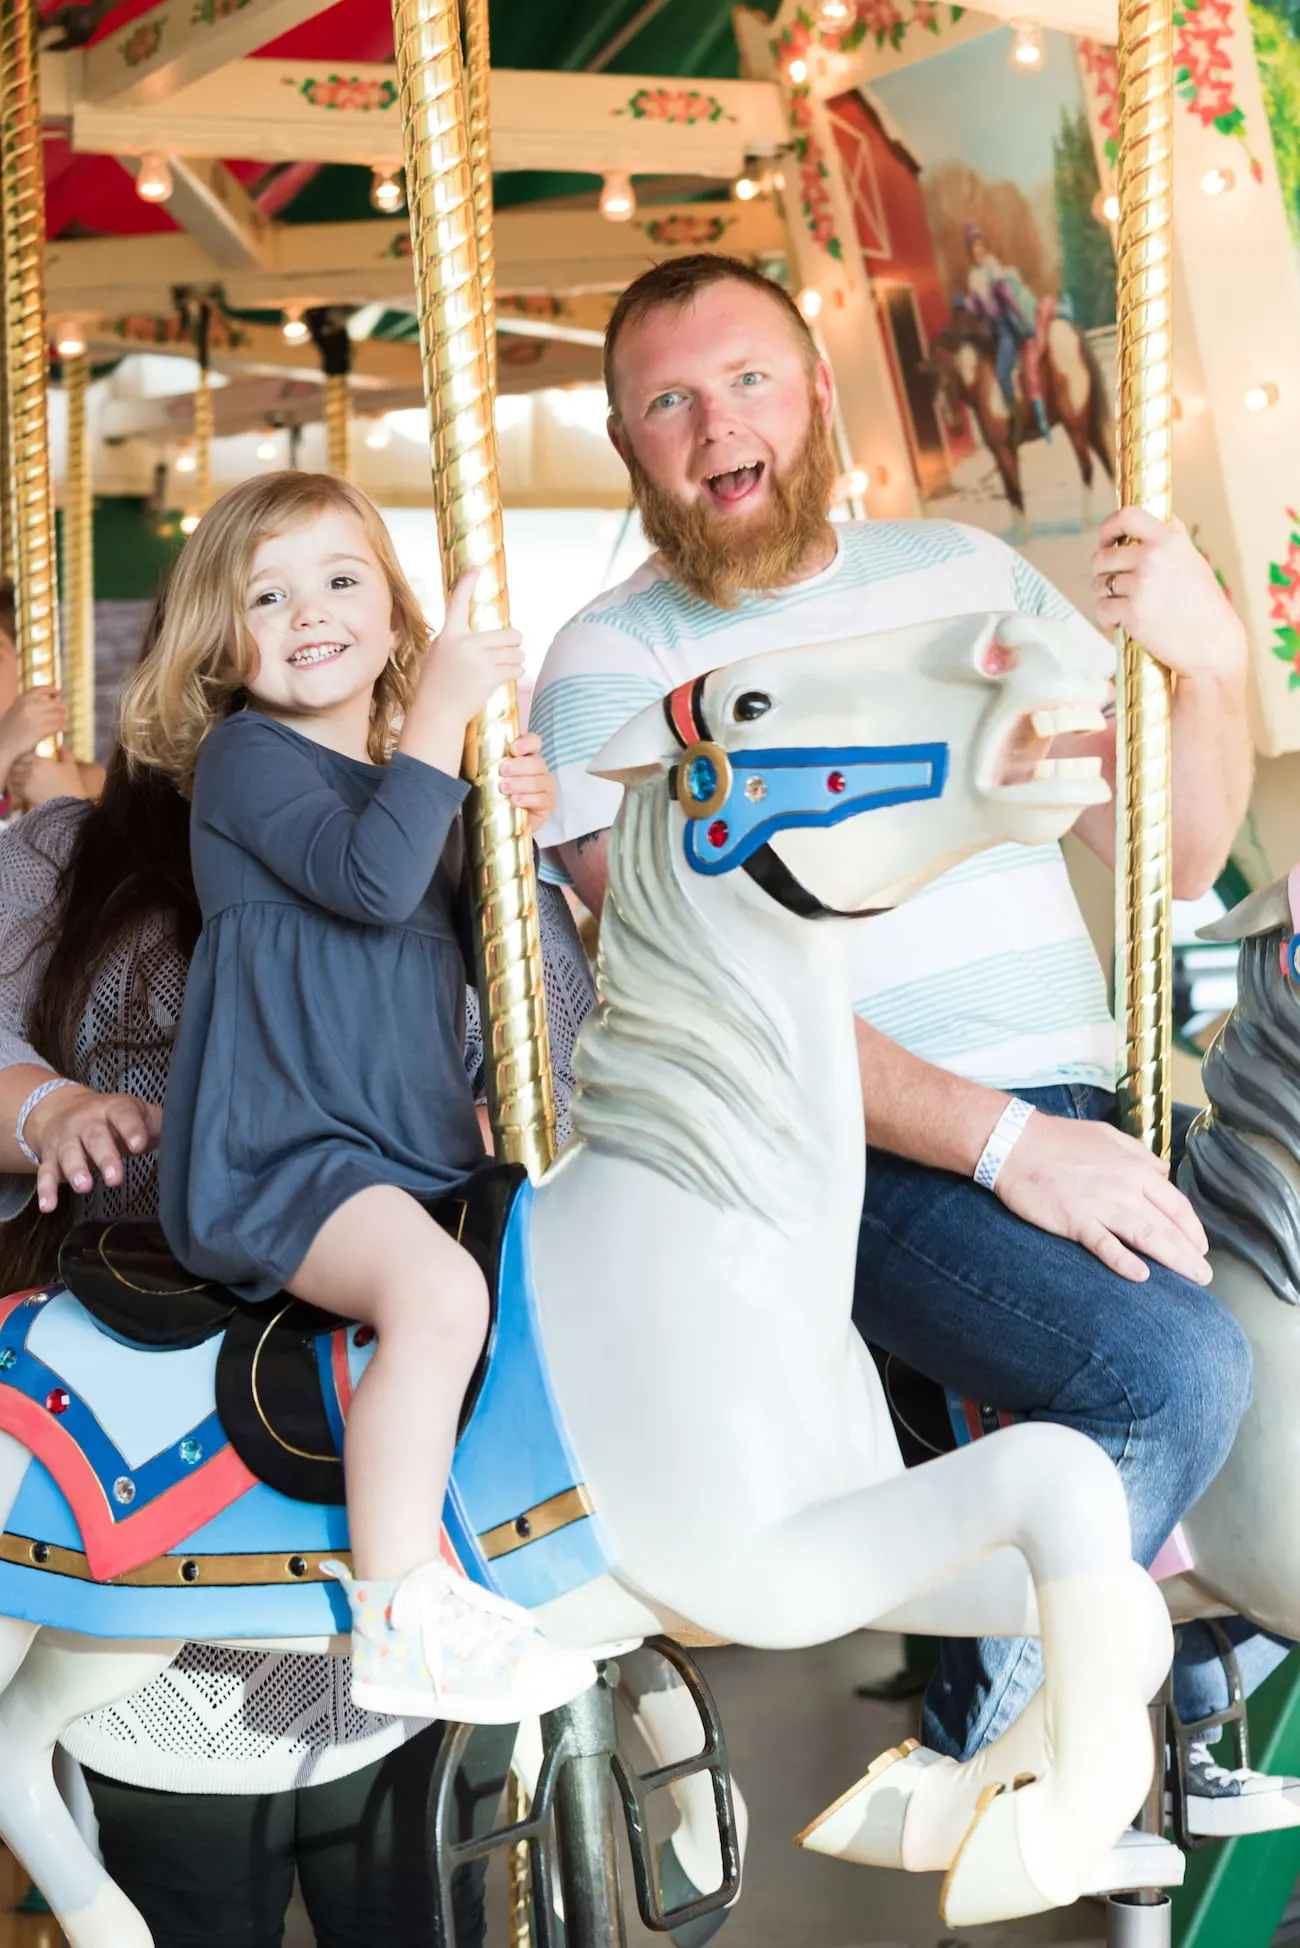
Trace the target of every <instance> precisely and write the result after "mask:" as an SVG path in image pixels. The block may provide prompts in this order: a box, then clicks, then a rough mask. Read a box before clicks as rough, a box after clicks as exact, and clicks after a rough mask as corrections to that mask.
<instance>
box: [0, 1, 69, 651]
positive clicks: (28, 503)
mask: <svg viewBox="0 0 1300 1948" xmlns="http://www.w3.org/2000/svg"><path fill="white" fill-rule="evenodd" d="M36 27H37V16H36V5H35V0H0V228H2V234H3V257H2V259H0V270H2V271H3V277H2V278H0V282H2V283H3V286H4V296H3V304H4V353H5V406H6V420H7V424H8V449H9V452H8V459H9V474H10V479H11V481H12V485H11V487H10V490H9V493H10V507H11V509H12V512H13V522H14V532H13V564H14V582H15V609H16V612H17V635H18V670H19V678H20V681H21V683H22V685H23V688H24V689H29V688H30V687H31V686H32V685H33V684H54V685H56V684H57V683H58V681H59V612H58V591H57V587H56V578H55V548H54V496H53V493H52V491H51V486H50V441H49V423H48V418H47V413H46V400H45V387H46V378H47V353H46V337H45V179H44V174H43V169H42V158H41V104H40V93H39V76H38V69H37V49H36Z"/></svg>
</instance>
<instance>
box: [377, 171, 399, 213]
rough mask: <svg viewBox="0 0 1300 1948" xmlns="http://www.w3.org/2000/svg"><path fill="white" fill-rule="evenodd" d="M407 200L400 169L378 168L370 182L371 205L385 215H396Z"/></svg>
mask: <svg viewBox="0 0 1300 1948" xmlns="http://www.w3.org/2000/svg"><path fill="white" fill-rule="evenodd" d="M405 201H406V190H405V189H404V187H403V185H402V177H401V172H400V170H397V169H376V170H375V171H374V172H373V174H372V177H371V182H370V207H371V209H372V210H379V211H380V212H381V213H382V214H383V215H384V216H396V214H397V212H398V211H399V210H400V209H401V207H402V205H403V203H404V202H405Z"/></svg>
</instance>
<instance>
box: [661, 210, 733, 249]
mask: <svg viewBox="0 0 1300 1948" xmlns="http://www.w3.org/2000/svg"><path fill="white" fill-rule="evenodd" d="M735 220H736V219H735V218H734V217H731V216H687V215H686V214H685V213H684V212H681V211H679V212H677V213H676V214H675V215H673V216H656V217H651V218H650V219H649V220H648V221H647V222H645V223H639V224H638V225H637V228H638V229H639V230H643V231H644V232H645V234H646V236H647V237H649V239H650V241H651V243H652V244H658V245H660V246H661V247H662V248H663V249H665V250H676V249H681V248H683V247H685V248H687V249H695V250H707V249H709V248H710V246H711V245H713V244H715V243H717V242H718V240H719V238H721V237H722V236H724V235H725V234H726V232H727V231H728V230H729V229H730V228H731V226H732V224H733V223H734V222H735Z"/></svg>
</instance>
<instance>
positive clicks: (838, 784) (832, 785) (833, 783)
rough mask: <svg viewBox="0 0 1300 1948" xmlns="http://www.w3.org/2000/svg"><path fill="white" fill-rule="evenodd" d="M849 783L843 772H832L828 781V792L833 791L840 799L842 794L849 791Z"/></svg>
mask: <svg viewBox="0 0 1300 1948" xmlns="http://www.w3.org/2000/svg"><path fill="white" fill-rule="evenodd" d="M848 782H849V781H848V779H847V778H846V777H845V775H844V773H843V772H842V771H832V772H831V774H830V776H829V777H828V778H827V780H826V789H827V791H833V792H834V793H835V795H836V797H838V796H839V794H840V792H842V791H845V790H847V788H848Z"/></svg>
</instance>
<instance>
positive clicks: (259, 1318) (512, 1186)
mask: <svg viewBox="0 0 1300 1948" xmlns="http://www.w3.org/2000/svg"><path fill="white" fill-rule="evenodd" d="M524 1176H525V1172H524V1170H523V1168H522V1166H520V1165H519V1164H495V1163H494V1164H486V1165H484V1167H483V1168H482V1169H481V1170H476V1171H475V1172H474V1174H473V1176H472V1177H469V1178H467V1179H466V1181H465V1182H464V1183H463V1184H461V1185H460V1186H459V1187H458V1188H457V1189H456V1190H454V1191H450V1192H448V1193H447V1195H446V1196H444V1197H439V1198H435V1199H433V1200H431V1201H429V1202H427V1203H426V1204H425V1209H426V1210H427V1211H428V1212H429V1215H430V1216H431V1217H432V1218H434V1219H435V1220H436V1221H437V1222H438V1223H439V1224H440V1225H441V1226H442V1228H443V1230H444V1231H446V1232H448V1233H450V1235H451V1236H452V1237H453V1238H455V1239H456V1241H457V1242H458V1243H459V1244H462V1245H463V1246H464V1247H465V1249H466V1250H467V1251H468V1252H469V1254H470V1256H471V1258H473V1259H474V1261H475V1263H476V1264H477V1265H478V1267H479V1269H480V1271H481V1272H482V1273H483V1277H484V1279H485V1281H486V1283H487V1288H488V1298H489V1303H490V1306H491V1320H492V1326H493V1327H494V1326H495V1323H496V1307H497V1276H498V1270H499V1266H500V1259H501V1245H502V1240H503V1238H504V1236H505V1228H506V1221H507V1219H508V1218H509V1215H510V1210H511V1207H512V1205H513V1204H514V1201H515V1197H516V1195H517V1194H518V1191H519V1187H520V1185H521V1184H522V1183H523V1181H524ZM59 1277H60V1279H61V1280H62V1281H63V1283H64V1285H66V1286H67V1288H68V1290H69V1291H70V1292H71V1293H72V1294H73V1296H74V1297H75V1298H77V1299H79V1300H80V1301H81V1304H82V1305H83V1306H84V1307H85V1309H86V1311H87V1312H88V1313H89V1314H90V1316H91V1318H92V1319H93V1320H94V1321H95V1323H96V1325H98V1326H99V1327H100V1329H101V1331H103V1332H105V1333H107V1334H108V1335H109V1337H110V1338H112V1339H116V1340H118V1341H120V1342H122V1343H123V1344H125V1345H128V1346H136V1347H139V1348H140V1349H141V1350H142V1351H145V1352H176V1351H180V1350H183V1349H184V1348H187V1347H193V1346H200V1345H202V1344H203V1342H204V1341H205V1340H208V1339H212V1338H214V1337H216V1335H217V1334H221V1335H222V1343H221V1350H220V1352H219V1353H218V1355H217V1374H216V1407H217V1414H218V1417H219V1419H220V1421H221V1424H222V1427H223V1428H224V1429H225V1432H226V1437H227V1439H228V1440H229V1441H230V1444H231V1446H232V1447H233V1448H234V1450H235V1452H236V1453H237V1454H238V1455H239V1457H240V1459H241V1460H242V1461H243V1463H244V1465H245V1466H246V1467H247V1468H250V1469H251V1470H252V1472H253V1473H254V1474H255V1475H256V1476H257V1478H258V1480H259V1481H263V1482H265V1483H266V1485H267V1486H268V1487H269V1488H274V1489H276V1490H278V1492H279V1493H280V1494H282V1495H288V1496H290V1497H291V1498H292V1499H293V1500H295V1501H307V1502H329V1503H341V1502H342V1501H343V1499H344V1496H343V1467H342V1462H341V1460H340V1457H339V1452H338V1448H337V1445H336V1443H335V1439H334V1434H333V1431H332V1428H331V1425H330V1421H329V1417H328V1415H327V1413H326V1411H325V1404H324V1401H323V1399H322V1396H321V1385H320V1372H319V1368H318V1366H317V1363H316V1354H315V1349H314V1345H313V1342H314V1341H315V1340H316V1339H317V1338H319V1336H320V1335H321V1334H322V1333H327V1332H336V1331H340V1330H343V1329H344V1326H343V1323H342V1322H341V1321H340V1320H339V1319H337V1318H336V1317H335V1316H334V1315H333V1314H332V1313H328V1312H322V1311H320V1310H319V1309H318V1308H317V1307H315V1306H310V1305H305V1304H304V1303H303V1302H302V1301H301V1300H300V1299H295V1298H294V1297H293V1296H292V1295H291V1294H290V1293H288V1292H283V1293H281V1294H280V1295H279V1296H278V1297H277V1298H274V1299H270V1300H267V1301H264V1302H262V1303H260V1304H256V1305H254V1304H249V1302H248V1301H247V1300H245V1299H240V1298H237V1297H236V1296H235V1294H234V1293H233V1292H229V1291H227V1289H226V1287H225V1286H224V1285H217V1284H215V1283H211V1282H207V1281H203V1280H199V1279H196V1278H194V1277H193V1275H192V1274H191V1273H189V1272H187V1271H186V1270H185V1268H184V1266H183V1265H181V1264H180V1262H179V1261H178V1260H177V1259H176V1258H175V1257H174V1256H173V1255H172V1252H171V1250H170V1249H169V1247H168V1244H167V1240H166V1238H165V1237H164V1236H163V1233H162V1229H161V1227H160V1226H159V1225H158V1224H157V1222H156V1221H155V1220H154V1219H152V1218H133V1217H125V1218H111V1219H107V1220H103V1219H88V1220H87V1221H86V1222H84V1223H82V1224H78V1225H75V1226H74V1227H73V1229H72V1230H71V1231H70V1232H69V1233H68V1236H67V1237H66V1238H65V1240H64V1242H63V1246H62V1249H61V1250H60V1252H59ZM359 1330H365V1329H364V1328H359ZM491 1343H492V1329H491V1328H490V1329H489V1333H488V1341H487V1345H486V1346H485V1348H484V1352H483V1357H482V1359H481V1360H480V1361H479V1366H478V1370H477V1372H476V1373H475V1376H474V1379H473V1381H472V1383H471V1385H470V1388H469V1391H468V1392H467V1394H466V1396H465V1405H464V1408H463V1410H462V1426H463V1425H464V1424H465V1422H466V1421H468V1419H469V1416H470V1414H471V1413H472V1412H473V1409H474V1404H475V1402H476V1401H477V1399H478V1394H479V1389H480V1388H481V1386H482V1383H483V1378H484V1375H485V1374H486V1372H487V1365H488V1358H489V1355H490V1352H491Z"/></svg>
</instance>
